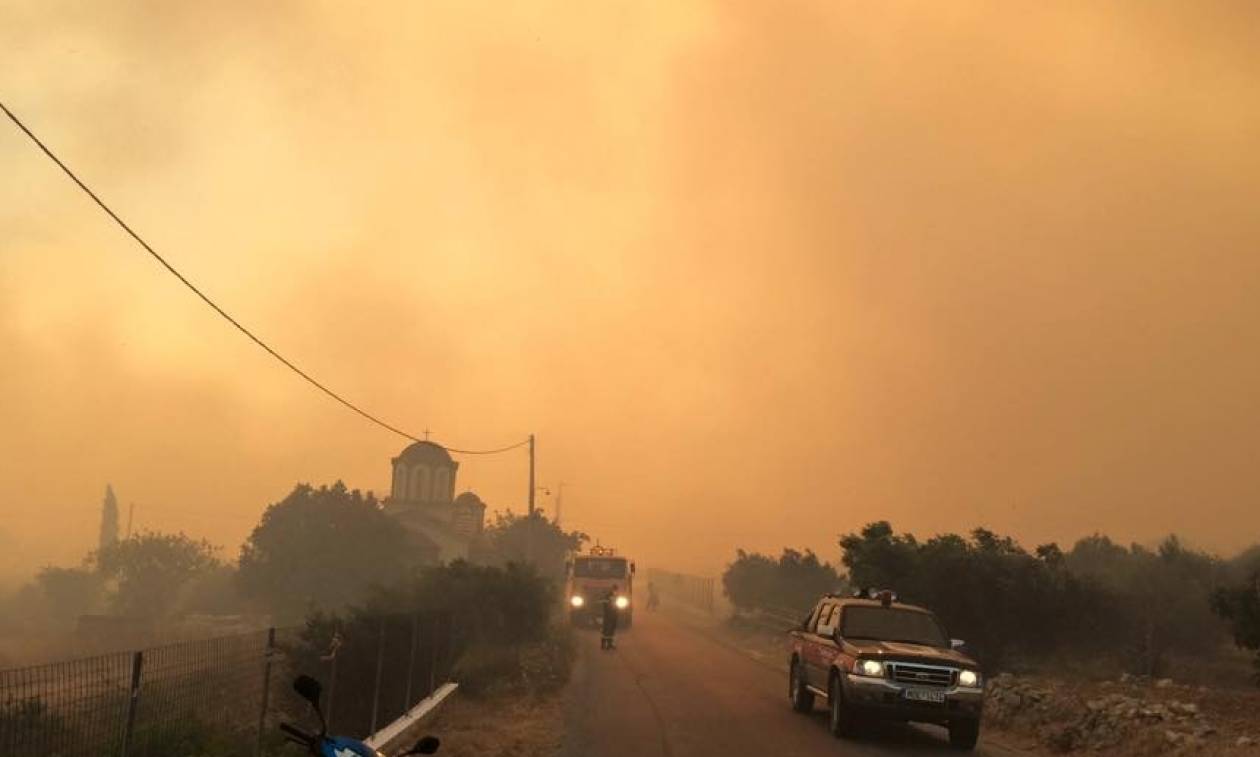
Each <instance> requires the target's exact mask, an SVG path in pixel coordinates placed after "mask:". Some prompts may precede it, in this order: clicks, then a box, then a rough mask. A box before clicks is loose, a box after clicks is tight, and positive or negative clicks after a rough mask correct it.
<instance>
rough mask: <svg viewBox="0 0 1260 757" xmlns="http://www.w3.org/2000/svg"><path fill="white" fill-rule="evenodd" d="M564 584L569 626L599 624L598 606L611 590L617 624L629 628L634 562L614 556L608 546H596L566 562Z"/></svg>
mask: <svg viewBox="0 0 1260 757" xmlns="http://www.w3.org/2000/svg"><path fill="white" fill-rule="evenodd" d="M568 568H569V570H568V577H567V580H566V581H565V592H564V597H565V601H566V602H567V603H568V605H569V619H570V620H571V621H572V622H573V625H583V624H591V623H596V622H598V621H599V617H600V611H601V607H600V603H601V602H602V601H603V599H604V598H605V597H606V596H608V592H610V591H612V590H613V588H614V587H616V590H617V598H616V600H615V601H616V608H617V611H618V612H620V613H621V615H620V619H619V621H618V625H619V626H620V627H622V628H629V627H630V623H631V621H633V620H634V561H633V560H628V559H626V558H625V557H621V556H618V555H617V554H616V552H615V551H614V550H613V549H611V548H609V547H602V546H599V545H598V544H597V545H595V546H594V547H591V548H590V550H589V551H588V552H587V553H586V554H584V555H575V556H574V557H573V559H572V560H570V561H569V566H568Z"/></svg>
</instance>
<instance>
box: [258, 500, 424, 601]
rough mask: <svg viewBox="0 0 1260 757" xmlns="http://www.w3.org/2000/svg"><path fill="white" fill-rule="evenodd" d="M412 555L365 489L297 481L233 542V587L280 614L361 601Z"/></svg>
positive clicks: (404, 572) (392, 579)
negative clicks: (236, 553) (237, 545)
mask: <svg viewBox="0 0 1260 757" xmlns="http://www.w3.org/2000/svg"><path fill="white" fill-rule="evenodd" d="M417 563H418V555H416V554H414V552H413V548H412V544H411V541H410V539H408V537H407V534H406V532H405V531H404V530H403V529H402V528H400V527H399V525H398V523H397V522H395V521H394V520H393V519H392V518H390V517H389V516H387V515H386V514H385V513H384V512H383V511H382V510H381V506H380V504H379V503H378V502H377V500H376V498H375V497H374V496H372V494H371V493H369V494H367V495H364V494H362V493H361V492H359V491H358V490H357V489H356V490H354V491H350V490H348V489H347V488H346V486H345V484H343V483H341V482H340V481H338V482H337V483H335V484H333V485H332V486H321V487H320V488H318V489H316V488H313V487H311V486H310V485H308V484H299V485H298V486H296V487H295V488H294V489H293V491H292V492H290V493H289V496H287V497H285V498H284V499H283V500H281V501H280V502H277V503H275V504H273V505H271V506H270V507H268V508H267V510H266V511H265V512H264V513H263V515H262V519H261V520H260V521H259V523H258V525H257V526H256V527H255V528H254V531H253V533H251V534H250V536H249V538H248V539H247V540H246V542H245V544H244V545H243V546H242V547H241V556H240V563H239V569H238V572H237V576H238V581H239V584H240V588H241V593H242V594H243V595H244V596H245V597H246V598H248V599H251V600H253V601H256V602H258V603H259V604H260V605H261V606H262V607H263V608H265V609H266V610H268V611H270V612H271V613H272V614H273V615H275V616H276V617H277V619H278V620H279V621H280V622H291V621H295V620H297V619H300V618H302V617H304V616H305V615H306V614H307V612H308V611H309V610H312V609H323V610H339V609H341V608H344V607H347V606H349V605H352V604H354V603H356V602H362V601H364V600H365V599H366V598H367V596H368V594H369V590H370V589H371V588H372V587H373V586H389V585H392V584H395V583H398V582H399V581H401V580H403V579H405V578H406V577H407V576H408V575H409V574H410V573H411V571H412V570H413V569H414V568H415V566H416V565H417Z"/></svg>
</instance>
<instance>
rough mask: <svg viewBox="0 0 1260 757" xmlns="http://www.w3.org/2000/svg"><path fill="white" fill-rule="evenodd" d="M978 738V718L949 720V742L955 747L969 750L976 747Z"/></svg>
mask: <svg viewBox="0 0 1260 757" xmlns="http://www.w3.org/2000/svg"><path fill="white" fill-rule="evenodd" d="M979 740H980V721H979V720H951V721H950V723H949V743H950V745H951V746H953V747H954V748H955V749H963V750H967V751H970V750H972V749H975V748H976V742H977V741H979Z"/></svg>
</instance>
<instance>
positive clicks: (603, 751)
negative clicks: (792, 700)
mask: <svg viewBox="0 0 1260 757" xmlns="http://www.w3.org/2000/svg"><path fill="white" fill-rule="evenodd" d="M718 638H719V637H716V636H714V635H712V634H710V633H706V632H705V631H704V630H703V629H700V628H697V627H695V626H692V625H690V624H686V623H681V622H679V621H678V620H675V619H671V618H669V617H667V616H662V615H657V614H651V615H650V614H648V613H646V612H640V613H637V614H636V617H635V626H634V628H633V629H631V630H629V631H626V632H624V633H621V634H618V639H617V649H616V650H614V651H611V652H604V651H601V650H600V648H599V637H598V635H597V634H596V632H595V631H594V630H591V631H585V630H584V631H581V632H579V634H578V643H579V647H580V651H579V653H578V660H577V664H576V667H575V669H574V671H573V677H572V680H571V681H570V683H569V687H568V689H567V691H566V699H565V709H564V717H565V744H564V750H563V752H562V754H563V755H564V756H565V757H742V756H743V755H748V756H749V757H753V756H757V757H760V756H762V755H767V756H769V755H774V756H776V757H777V756H779V755H783V756H785V757H788V756H794V755H799V756H801V757H813V756H814V755H818V756H819V757H821V756H822V755H828V757H833V756H834V755H837V754H843V755H889V754H924V755H930V754H939V755H948V754H959V752H956V751H955V750H953V749H951V748H950V747H949V744H948V742H947V740H946V738H945V731H944V729H941V728H934V727H932V726H904V725H895V724H890V725H887V726H883V727H880V728H878V729H875V730H873V731H872V732H871V733H870V734H868V735H865V736H863V737H861V738H859V739H857V740H838V739H835V738H833V737H832V736H831V735H830V734H829V733H828V732H827V717H826V712H825V711H824V709H823V707H824V705H823V703H821V702H819V703H818V704H816V705H815V708H814V713H813V714H812V715H809V716H807V715H801V714H798V713H795V712H793V711H792V710H791V708H790V707H789V705H788V700H787V683H786V682H785V677H784V675H783V673H781V672H780V671H778V670H776V669H775V668H774V667H773V666H772V665H769V664H767V663H766V662H759V661H757V660H755V659H753V658H752V657H751V656H750V655H748V654H746V653H744V652H743V651H741V650H738V649H737V648H734V647H732V646H729V645H726V644H723V643H720V641H719V640H718ZM975 754H982V755H993V756H994V757H996V756H997V755H1012V754H1019V753H1018V752H1014V751H1011V750H1009V749H1006V748H1003V747H1000V746H998V745H996V744H994V743H985V739H984V736H983V735H982V736H981V745H980V748H979V749H978V750H977V751H976V752H975Z"/></svg>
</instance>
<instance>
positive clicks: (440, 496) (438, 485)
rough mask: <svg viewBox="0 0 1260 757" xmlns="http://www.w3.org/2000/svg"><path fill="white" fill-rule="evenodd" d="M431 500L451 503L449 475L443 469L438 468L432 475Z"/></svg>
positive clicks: (448, 472)
mask: <svg viewBox="0 0 1260 757" xmlns="http://www.w3.org/2000/svg"><path fill="white" fill-rule="evenodd" d="M433 500H434V501H435V502H450V501H451V474H450V471H448V470H447V469H445V468H438V469H437V470H436V471H435V472H434V474H433Z"/></svg>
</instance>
